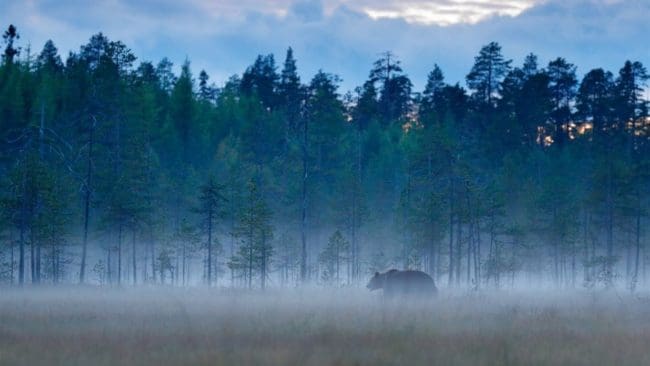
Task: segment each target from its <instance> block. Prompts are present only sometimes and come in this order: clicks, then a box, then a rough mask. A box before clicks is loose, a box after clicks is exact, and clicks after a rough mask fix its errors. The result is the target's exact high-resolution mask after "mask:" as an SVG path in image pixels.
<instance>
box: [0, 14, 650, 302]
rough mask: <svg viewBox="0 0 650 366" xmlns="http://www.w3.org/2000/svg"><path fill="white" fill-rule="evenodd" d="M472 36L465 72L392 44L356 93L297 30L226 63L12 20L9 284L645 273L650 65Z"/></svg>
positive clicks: (581, 277) (508, 281)
mask: <svg viewBox="0 0 650 366" xmlns="http://www.w3.org/2000/svg"><path fill="white" fill-rule="evenodd" d="M477 51H478V53H477V55H476V57H475V59H474V65H473V67H472V68H471V70H468V73H467V76H466V80H465V84H464V85H461V84H458V83H456V84H450V83H448V82H446V81H445V77H444V72H443V70H441V69H440V68H439V67H438V66H437V65H436V64H435V60H431V66H432V68H431V69H432V70H431V72H430V73H429V74H428V75H427V76H426V87H425V88H424V90H421V91H418V90H414V87H413V84H412V82H411V79H410V77H409V75H408V74H407V72H406V71H405V70H403V68H402V65H401V63H400V61H399V58H398V56H397V55H394V54H393V53H391V52H385V53H383V54H381V55H380V56H378V59H377V61H376V62H375V63H374V64H372V65H368V68H369V69H370V71H369V73H368V77H367V81H365V82H364V83H363V85H361V86H359V87H357V88H356V89H354V90H352V91H343V90H341V88H340V87H339V85H340V83H341V79H340V77H339V76H337V75H333V74H330V73H327V72H326V71H319V72H318V73H317V74H316V75H313V76H311V77H306V76H304V75H300V74H299V71H298V70H299V69H298V65H299V62H298V61H297V59H298V56H299V55H294V53H293V51H292V49H291V48H288V49H287V52H286V55H283V60H282V61H281V62H277V61H276V58H275V57H274V55H272V54H269V55H260V56H258V57H257V58H256V59H255V60H251V62H252V64H251V65H250V66H249V67H248V68H246V69H245V70H243V72H242V73H241V75H233V76H232V77H230V78H229V79H228V80H219V81H213V80H211V79H210V77H209V75H208V74H207V73H206V72H205V71H199V72H197V71H196V70H192V66H191V63H190V61H189V60H186V61H185V62H184V63H183V64H182V65H174V64H173V63H172V62H171V61H170V60H169V59H166V58H164V59H162V60H159V61H156V62H150V61H142V60H139V59H138V58H137V57H136V55H134V53H133V52H132V51H131V50H130V49H129V47H128V46H127V45H126V44H124V43H122V42H120V41H118V40H110V39H108V38H107V37H106V36H105V35H104V34H102V33H97V34H95V35H93V36H92V37H91V38H90V39H89V40H88V42H87V43H86V44H84V45H81V47H80V48H79V49H78V51H76V52H70V53H69V54H68V55H66V56H62V55H60V54H59V51H58V50H57V47H56V46H55V43H54V42H53V41H48V42H47V43H45V45H43V47H42V50H40V51H38V50H35V49H31V47H30V46H28V45H25V44H23V43H21V40H20V32H19V30H18V29H17V28H16V27H15V26H13V25H10V26H9V27H8V28H6V29H5V31H4V32H3V54H2V60H1V66H0V282H2V283H4V284H7V285H9V284H11V285H27V284H63V283H65V284H78V283H82V284H94V285H104V286H136V285H145V284H158V285H167V286H198V285H201V286H212V287H220V288H221V287H236V288H255V289H264V288H268V287H278V288H279V287H295V286H305V285H310V286H312V285H318V286H331V287H342V286H352V287H354V286H358V285H360V284H365V282H366V281H367V279H368V278H369V277H370V276H371V274H372V273H374V272H375V271H384V270H387V269H389V268H399V269H419V270H422V271H425V272H427V273H429V274H430V275H431V276H432V277H433V278H434V279H435V281H436V284H437V285H438V286H439V287H442V288H446V287H455V288H471V289H478V288H484V287H496V288H498V287H515V286H520V285H522V284H524V285H527V286H533V285H537V286H548V287H552V288H574V287H575V288H584V287H586V288H608V287H614V286H616V287H618V288H624V289H627V290H629V291H635V290H636V289H637V288H639V287H643V286H646V285H647V284H648V276H647V275H648V273H647V272H650V270H649V269H648V262H649V260H650V252H649V251H648V250H647V244H648V234H649V233H648V230H647V227H648V223H649V221H648V215H649V209H650V200H649V197H650V134H649V133H650V117H649V114H648V105H649V103H648V94H647V89H646V88H647V86H648V84H647V82H648V79H649V74H648V72H647V70H646V68H645V67H644V66H643V64H642V63H640V62H637V61H634V60H630V61H626V60H623V59H622V60H621V68H620V70H611V71H608V70H603V69H601V68H597V69H593V70H588V71H587V70H581V71H580V72H578V69H577V67H576V65H574V64H572V63H571V62H570V60H566V59H564V58H562V57H558V58H556V59H553V60H551V61H550V62H548V64H541V62H540V61H539V60H538V57H537V56H536V55H535V54H533V53H531V54H529V55H528V56H527V57H526V58H525V60H524V62H523V64H522V65H514V64H513V62H512V61H511V60H510V59H509V58H508V57H507V56H506V55H504V54H503V53H502V48H501V46H500V45H499V44H498V43H496V42H492V43H489V44H487V45H485V46H484V47H482V48H481V49H480V50H477ZM178 66H180V67H178ZM341 77H344V75H343V76H341ZM421 77H424V75H422V76H421Z"/></svg>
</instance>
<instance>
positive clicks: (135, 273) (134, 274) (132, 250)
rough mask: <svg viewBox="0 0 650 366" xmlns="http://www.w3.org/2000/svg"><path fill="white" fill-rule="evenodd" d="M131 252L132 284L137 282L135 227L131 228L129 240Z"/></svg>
mask: <svg viewBox="0 0 650 366" xmlns="http://www.w3.org/2000/svg"><path fill="white" fill-rule="evenodd" d="M131 252H132V253H133V258H132V266H133V267H132V268H133V286H135V285H136V284H137V283H138V276H137V273H138V271H137V268H136V257H135V228H134V229H133V237H132V241H131Z"/></svg>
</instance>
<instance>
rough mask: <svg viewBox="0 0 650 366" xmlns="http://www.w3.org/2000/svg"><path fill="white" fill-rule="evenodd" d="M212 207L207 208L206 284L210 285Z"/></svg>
mask: <svg viewBox="0 0 650 366" xmlns="http://www.w3.org/2000/svg"><path fill="white" fill-rule="evenodd" d="M212 215H213V212H212V207H210V208H209V209H208V286H212Z"/></svg>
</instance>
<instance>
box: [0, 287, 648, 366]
mask: <svg viewBox="0 0 650 366" xmlns="http://www.w3.org/2000/svg"><path fill="white" fill-rule="evenodd" d="M648 350H650V302H648V301H646V300H642V299H639V298H638V297H631V296H628V295H626V296H623V297H618V296H616V295H615V294H613V293H572V294H557V293H544V294H539V293H537V294H536V293H532V292H528V293H525V292H517V293H508V292H500V293H492V294H485V293H484V294H471V295H470V294H453V295H452V294H448V293H447V294H446V293H445V292H444V290H443V291H442V293H441V295H440V297H439V298H438V299H437V300H436V301H434V302H432V303H429V304H411V305H409V306H404V305H398V304H382V303H381V301H380V300H379V298H378V297H377V296H374V295H371V294H368V293H367V292H365V291H362V290H340V291H329V292H323V291H316V290H309V291H303V292H299V291H295V290H294V291H284V292H267V293H266V294H260V293H245V292H244V293H232V292H226V291H217V290H207V289H171V288H164V289H155V288H143V289H122V290H118V289H98V288H57V289H22V290H21V289H0V365H34V366H37V365H157V366H158V365H259V364H262V365H425V364H427V365H431V364H433V365H620V366H624V365H648V364H650V352H648Z"/></svg>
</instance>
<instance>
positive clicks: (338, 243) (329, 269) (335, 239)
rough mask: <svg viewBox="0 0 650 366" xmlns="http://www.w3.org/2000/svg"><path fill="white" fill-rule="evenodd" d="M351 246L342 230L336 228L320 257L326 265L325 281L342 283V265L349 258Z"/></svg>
mask: <svg viewBox="0 0 650 366" xmlns="http://www.w3.org/2000/svg"><path fill="white" fill-rule="evenodd" d="M349 246H350V243H349V242H348V241H347V240H346V239H345V238H344V237H343V234H341V231H339V230H336V231H335V232H334V234H332V236H330V238H329V241H328V242H327V246H326V247H325V249H323V251H322V252H321V253H320V255H319V257H318V259H319V261H320V263H321V265H322V266H323V267H324V269H323V272H322V279H323V281H324V282H325V283H328V284H333V285H335V286H340V285H341V267H342V265H343V263H344V262H345V261H346V260H347V252H348V249H349Z"/></svg>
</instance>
